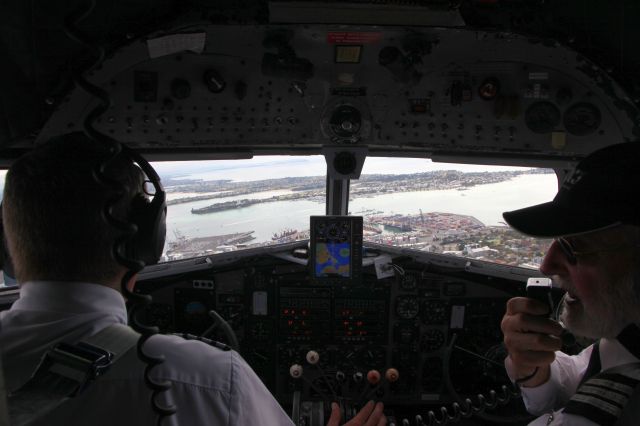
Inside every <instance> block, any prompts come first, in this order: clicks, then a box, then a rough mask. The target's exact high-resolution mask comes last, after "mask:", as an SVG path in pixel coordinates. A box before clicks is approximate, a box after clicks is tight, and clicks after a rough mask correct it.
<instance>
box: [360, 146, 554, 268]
mask: <svg viewBox="0 0 640 426" xmlns="http://www.w3.org/2000/svg"><path fill="white" fill-rule="evenodd" d="M557 188H558V184H557V178H556V175H555V173H554V171H553V170H551V169H532V168H521V167H500V166H480V165H466V164H449V163H433V162H431V161H430V160H418V159H403V158H367V160H366V161H365V164H364V168H363V170H362V175H361V177H360V179H359V180H358V181H353V182H352V183H351V190H350V193H351V201H350V203H349V210H350V212H351V214H353V215H360V216H364V239H365V241H371V242H376V243H380V244H385V245H391V246H399V247H403V248H409V249H414V250H422V251H427V252H433V253H443V254H450V255H453V256H464V257H468V258H474V259H479V260H486V261H490V262H494V263H502V264H508V265H514V266H521V267H527V268H535V269H537V268H538V267H539V266H540V262H541V260H542V256H543V254H544V251H545V250H546V248H547V247H548V245H549V241H548V240H540V239H535V238H529V237H525V236H523V235H522V234H519V233H518V232H516V231H514V230H512V229H510V228H509V227H508V226H507V225H506V224H505V223H504V222H503V218H502V212H505V211H509V210H515V209H518V208H522V207H526V206H530V205H533V204H537V203H542V202H545V201H550V200H551V199H553V197H554V195H555V194H556V191H557Z"/></svg>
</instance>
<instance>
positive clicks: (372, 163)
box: [152, 155, 521, 181]
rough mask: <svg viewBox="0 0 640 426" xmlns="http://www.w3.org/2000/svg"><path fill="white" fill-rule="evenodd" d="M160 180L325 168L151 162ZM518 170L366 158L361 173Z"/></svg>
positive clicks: (313, 161)
mask: <svg viewBox="0 0 640 426" xmlns="http://www.w3.org/2000/svg"><path fill="white" fill-rule="evenodd" d="M152 165H153V167H154V168H155V169H156V171H157V172H158V174H159V175H160V176H161V177H162V178H165V179H167V178H169V177H173V178H177V177H182V178H187V179H202V180H216V179H231V180H235V181H252V180H263V179H277V178H283V177H299V176H324V175H325V174H326V170H327V166H326V163H325V160H324V157H323V156H320V155H316V156H298V157H294V156H262V157H254V158H252V159H250V160H216V161H201V162H197V161H195V162H194V161H173V162H155V163H152ZM519 169H521V168H519V167H508V166H484V165H470V164H453V163H434V162H432V161H431V160H429V159H418V158H394V157H384V158H382V157H369V158H367V159H366V160H365V163H364V167H363V169H362V174H406V173H422V172H429V171H434V170H459V171H462V172H484V171H498V170H519Z"/></svg>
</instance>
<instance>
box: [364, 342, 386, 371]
mask: <svg viewBox="0 0 640 426" xmlns="http://www.w3.org/2000/svg"><path fill="white" fill-rule="evenodd" d="M386 360H387V354H386V352H385V350H384V349H382V348H379V347H375V346H368V347H365V348H362V350H361V351H360V362H361V363H362V366H363V367H364V368H367V369H371V368H377V369H382V368H384V366H385V365H386Z"/></svg>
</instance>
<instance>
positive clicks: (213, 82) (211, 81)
mask: <svg viewBox="0 0 640 426" xmlns="http://www.w3.org/2000/svg"><path fill="white" fill-rule="evenodd" d="M203 78H204V84H206V85H207V88H208V89H209V91H210V92H213V93H220V92H222V91H223V90H224V88H225V86H226V85H227V83H226V82H225V81H224V79H223V78H222V76H221V75H220V74H219V73H218V71H216V70H213V69H209V70H206V71H205V72H204V77H203Z"/></svg>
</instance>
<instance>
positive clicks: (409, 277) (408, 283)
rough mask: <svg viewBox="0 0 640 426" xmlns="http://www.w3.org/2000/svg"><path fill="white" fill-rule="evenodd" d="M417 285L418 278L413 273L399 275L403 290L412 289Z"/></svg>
mask: <svg viewBox="0 0 640 426" xmlns="http://www.w3.org/2000/svg"><path fill="white" fill-rule="evenodd" d="M417 286H418V279H417V278H416V276H415V275H413V274H404V275H401V276H400V288H401V289H402V290H404V291H414V290H415V289H416V288H417Z"/></svg>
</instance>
